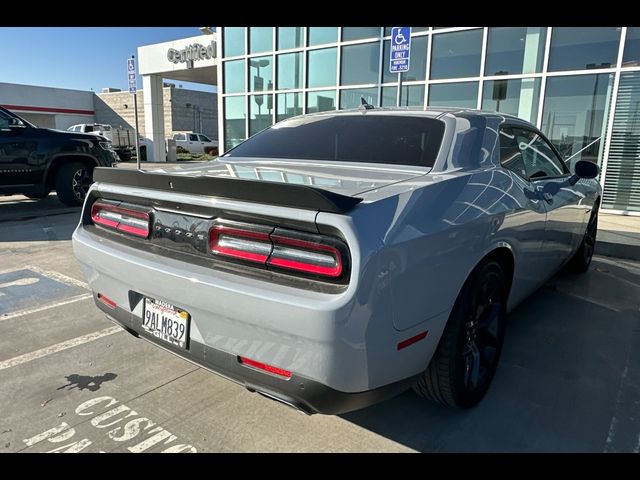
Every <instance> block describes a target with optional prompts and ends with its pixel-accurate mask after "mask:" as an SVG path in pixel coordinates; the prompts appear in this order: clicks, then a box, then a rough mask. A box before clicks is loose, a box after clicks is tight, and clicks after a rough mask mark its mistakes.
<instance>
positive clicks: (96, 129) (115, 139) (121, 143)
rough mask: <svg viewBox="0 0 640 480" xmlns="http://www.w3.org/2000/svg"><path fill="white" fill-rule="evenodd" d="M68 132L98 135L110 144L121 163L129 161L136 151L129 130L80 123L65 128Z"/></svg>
mask: <svg viewBox="0 0 640 480" xmlns="http://www.w3.org/2000/svg"><path fill="white" fill-rule="evenodd" d="M67 130H68V131H70V132H82V133H91V134H93V135H100V136H102V137H105V138H106V139H107V140H109V141H110V142H111V146H112V147H113V149H114V150H115V151H116V153H117V154H118V157H119V159H120V160H121V161H123V162H128V161H129V160H131V155H132V154H133V152H134V151H135V149H136V146H135V138H136V135H135V132H134V130H133V129H131V128H114V127H112V126H111V125H107V124H104V123H80V124H78V125H72V126H71V127H69V128H67Z"/></svg>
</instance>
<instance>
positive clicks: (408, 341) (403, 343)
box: [398, 330, 429, 350]
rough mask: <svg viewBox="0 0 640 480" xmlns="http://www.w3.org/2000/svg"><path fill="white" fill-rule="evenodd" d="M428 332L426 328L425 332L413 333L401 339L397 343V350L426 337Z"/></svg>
mask: <svg viewBox="0 0 640 480" xmlns="http://www.w3.org/2000/svg"><path fill="white" fill-rule="evenodd" d="M428 333H429V331H428V330H427V331H425V332H422V333H419V334H417V335H414V336H413V337H411V338H407V339H406V340H403V341H401V342H400V343H399V344H398V350H402V349H403V348H407V347H408V346H409V345H413V344H414V343H416V342H419V341H420V340H422V339H424V338H426V337H427V334H428Z"/></svg>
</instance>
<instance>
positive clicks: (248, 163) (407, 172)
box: [153, 158, 430, 197]
mask: <svg viewBox="0 0 640 480" xmlns="http://www.w3.org/2000/svg"><path fill="white" fill-rule="evenodd" d="M429 170H430V169H428V168H416V167H409V166H405V165H381V164H365V163H350V162H326V161H323V162H317V161H312V160H287V159H265V158H233V159H231V158H220V159H218V160H214V161H211V162H207V163H205V164H199V165H196V166H193V165H185V166H178V167H176V168H171V169H166V170H164V169H163V170H153V173H167V174H171V175H179V176H186V177H213V178H227V179H231V178H238V179H244V180H253V181H259V182H277V183H288V184H294V185H307V186H311V187H315V188H319V189H323V190H326V191H329V192H333V193H336V194H339V195H345V196H350V197H356V196H358V195H360V194H363V193H365V192H368V191H370V190H375V189H378V188H382V187H385V186H388V185H392V184H395V183H398V182H402V181H405V180H409V179H411V178H415V177H417V176H421V175H425V174H426V173H428V172H429Z"/></svg>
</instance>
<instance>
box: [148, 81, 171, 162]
mask: <svg viewBox="0 0 640 480" xmlns="http://www.w3.org/2000/svg"><path fill="white" fill-rule="evenodd" d="M142 92H143V99H144V126H145V128H144V130H145V135H144V136H145V139H146V145H147V161H149V162H166V161H167V155H166V153H165V146H164V106H163V102H162V77H161V76H160V75H143V76H142Z"/></svg>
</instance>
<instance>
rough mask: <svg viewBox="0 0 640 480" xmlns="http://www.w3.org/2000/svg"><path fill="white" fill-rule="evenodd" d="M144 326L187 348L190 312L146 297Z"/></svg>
mask: <svg viewBox="0 0 640 480" xmlns="http://www.w3.org/2000/svg"><path fill="white" fill-rule="evenodd" d="M142 328H144V329H145V330H146V331H147V332H149V333H150V334H152V335H153V336H154V337H156V338H159V339H160V340H163V341H165V342H169V343H171V344H173V345H176V346H178V347H180V348H185V349H186V348H187V341H188V339H189V314H188V313H187V312H185V311H184V310H181V309H179V308H177V307H174V306H173V305H171V304H169V303H167V302H163V301H161V300H155V299H153V298H145V299H144V312H143V315H142Z"/></svg>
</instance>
